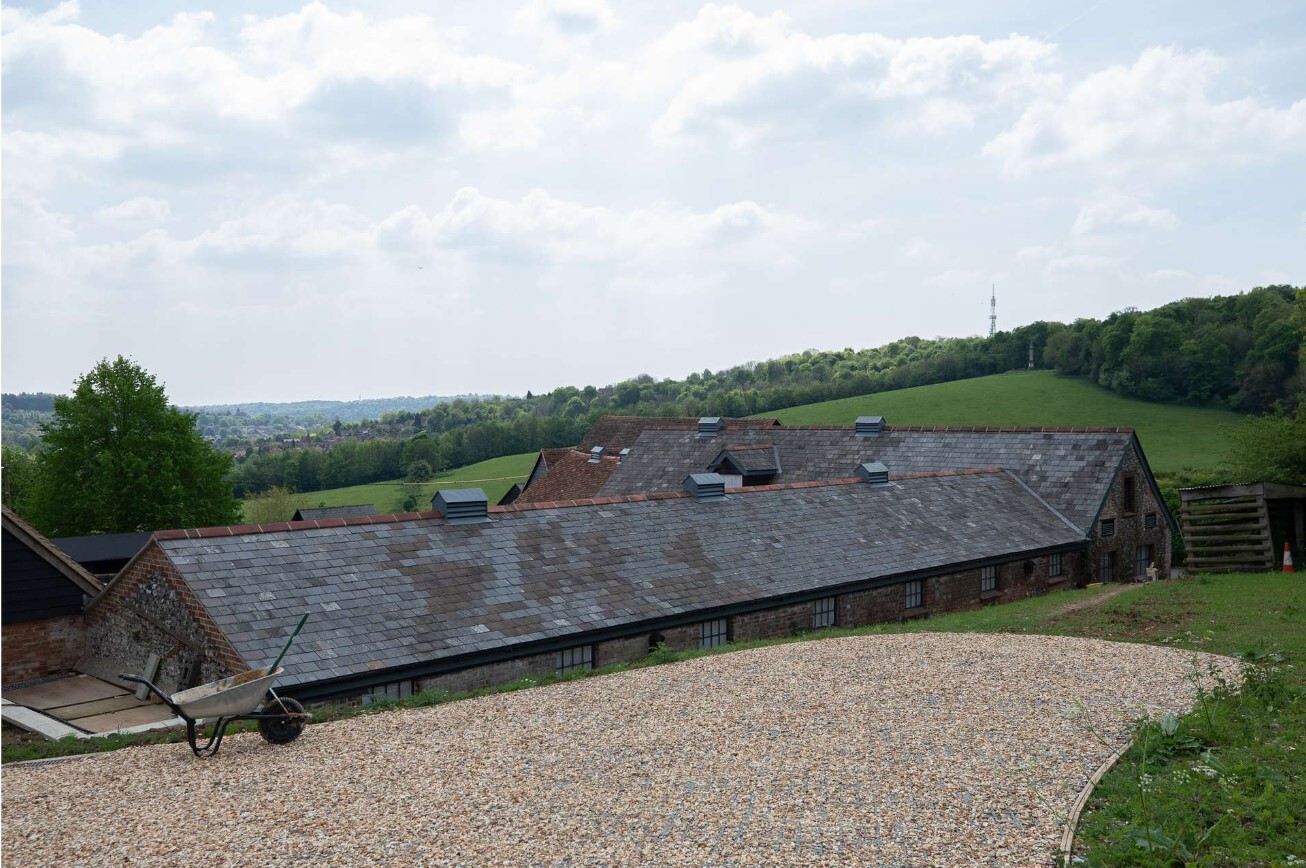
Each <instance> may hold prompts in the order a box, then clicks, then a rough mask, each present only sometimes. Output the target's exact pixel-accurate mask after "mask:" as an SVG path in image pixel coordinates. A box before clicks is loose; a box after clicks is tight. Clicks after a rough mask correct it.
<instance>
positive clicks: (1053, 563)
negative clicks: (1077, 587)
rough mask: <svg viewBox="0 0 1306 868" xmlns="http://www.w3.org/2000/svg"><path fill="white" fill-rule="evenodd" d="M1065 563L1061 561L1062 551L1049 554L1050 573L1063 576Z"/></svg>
mask: <svg viewBox="0 0 1306 868" xmlns="http://www.w3.org/2000/svg"><path fill="white" fill-rule="evenodd" d="M1064 570H1065V564H1063V563H1062V562H1061V552H1056V553H1054V554H1052V555H1049V556H1048V575H1049V576H1061V575H1065V573H1064Z"/></svg>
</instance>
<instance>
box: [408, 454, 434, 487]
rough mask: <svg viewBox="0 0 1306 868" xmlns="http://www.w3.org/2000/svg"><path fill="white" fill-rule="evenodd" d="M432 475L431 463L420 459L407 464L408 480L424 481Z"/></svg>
mask: <svg viewBox="0 0 1306 868" xmlns="http://www.w3.org/2000/svg"><path fill="white" fill-rule="evenodd" d="M434 475H435V471H433V470H431V465H430V464H428V463H426V462H425V461H423V460H421V459H418V460H417V461H414V462H413V463H412V464H410V465H408V477H407V478H408V481H409V482H426V481H427V480H429V479H430V478H431V477H432V476H434Z"/></svg>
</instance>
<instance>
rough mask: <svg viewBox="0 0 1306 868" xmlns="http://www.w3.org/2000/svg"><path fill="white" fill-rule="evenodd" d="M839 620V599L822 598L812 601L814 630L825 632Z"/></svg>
mask: <svg viewBox="0 0 1306 868" xmlns="http://www.w3.org/2000/svg"><path fill="white" fill-rule="evenodd" d="M838 620H839V598H838V597H822V598H821V599H819V600H813V601H812V629H813V630H825V629H827V628H829V627H833V626H834V625H835V624H836V623H837V622H838Z"/></svg>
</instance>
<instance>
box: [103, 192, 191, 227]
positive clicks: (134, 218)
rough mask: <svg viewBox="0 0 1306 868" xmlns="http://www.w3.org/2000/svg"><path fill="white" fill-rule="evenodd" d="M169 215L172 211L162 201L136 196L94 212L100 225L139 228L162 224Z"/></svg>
mask: <svg viewBox="0 0 1306 868" xmlns="http://www.w3.org/2000/svg"><path fill="white" fill-rule="evenodd" d="M171 214H172V209H171V208H170V207H168V203H167V202H165V201H163V200H162V199H151V198H150V197H149V196H137V197H135V198H133V199H127V200H124V201H122V202H119V203H118V204H117V205H110V206H109V207H107V208H101V209H100V210H99V211H96V212H95V218H96V219H97V220H99V221H100V222H102V223H109V224H112V225H117V226H141V225H144V224H154V223H162V222H163V221H165V220H167V219H168V217H169V215H171Z"/></svg>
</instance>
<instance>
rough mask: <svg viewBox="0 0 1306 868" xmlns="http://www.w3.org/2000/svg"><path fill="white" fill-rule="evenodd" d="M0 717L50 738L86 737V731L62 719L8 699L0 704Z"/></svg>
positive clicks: (6, 721)
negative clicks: (56, 718) (75, 727)
mask: <svg viewBox="0 0 1306 868" xmlns="http://www.w3.org/2000/svg"><path fill="white" fill-rule="evenodd" d="M0 719H2V720H4V722H5V723H11V724H13V725H14V726H16V727H18V728H19V729H25V730H27V731H28V732H34V733H36V734H37V735H43V736H45V737H46V738H50V739H60V738H66V737H67V736H70V735H71V736H75V737H77V738H84V737H85V735H86V733H84V732H82V731H81V730H78V729H74V728H73V727H71V726H69V725H68V724H66V723H64V722H63V721H62V720H55V719H54V718H53V717H49V716H47V715H44V714H42V713H41V712H39V711H34V710H32V709H30V708H26V707H24V706H22V705H15V704H13V703H12V702H10V701H9V700H8V699H6V700H3V704H2V705H0Z"/></svg>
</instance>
